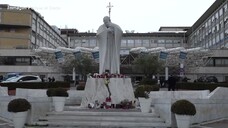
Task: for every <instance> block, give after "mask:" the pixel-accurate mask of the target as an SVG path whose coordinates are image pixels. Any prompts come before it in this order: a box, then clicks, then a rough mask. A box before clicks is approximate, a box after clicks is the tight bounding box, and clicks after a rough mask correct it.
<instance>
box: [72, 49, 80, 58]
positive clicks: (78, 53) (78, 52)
mask: <svg viewBox="0 0 228 128" xmlns="http://www.w3.org/2000/svg"><path fill="white" fill-rule="evenodd" d="M73 54H74V57H75V58H76V59H81V56H82V53H81V51H76V52H73Z"/></svg>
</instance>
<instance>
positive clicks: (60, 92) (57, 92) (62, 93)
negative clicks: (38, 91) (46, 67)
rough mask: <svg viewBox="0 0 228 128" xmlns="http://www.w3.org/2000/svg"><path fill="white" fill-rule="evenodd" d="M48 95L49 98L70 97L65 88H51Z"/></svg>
mask: <svg viewBox="0 0 228 128" xmlns="http://www.w3.org/2000/svg"><path fill="white" fill-rule="evenodd" d="M46 94H47V96H48V97H53V96H58V97H68V96H69V94H68V92H67V89H64V88H49V89H48V90H47V92H46Z"/></svg>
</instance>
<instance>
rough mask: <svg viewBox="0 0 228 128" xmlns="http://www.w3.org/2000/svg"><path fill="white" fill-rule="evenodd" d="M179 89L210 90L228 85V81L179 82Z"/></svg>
mask: <svg viewBox="0 0 228 128" xmlns="http://www.w3.org/2000/svg"><path fill="white" fill-rule="evenodd" d="M176 87H177V89H183V90H210V91H213V90H214V89H216V88H217V87H228V83H177V85H176Z"/></svg>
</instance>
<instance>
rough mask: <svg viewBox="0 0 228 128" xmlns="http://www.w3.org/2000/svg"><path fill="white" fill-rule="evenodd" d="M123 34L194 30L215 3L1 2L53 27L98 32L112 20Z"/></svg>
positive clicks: (160, 0) (127, 0) (176, 0)
mask: <svg viewBox="0 0 228 128" xmlns="http://www.w3.org/2000/svg"><path fill="white" fill-rule="evenodd" d="M109 2H110V3H111V5H112V6H113V7H112V8H111V21H112V22H113V23H115V24H118V25H119V26H120V27H121V28H122V30H123V31H125V30H129V31H132V30H134V32H139V33H144V32H145V33H146V32H155V31H158V30H159V28H160V27H161V26H192V25H193V24H194V23H195V22H196V21H197V19H199V17H200V16H202V15H203V13H204V12H205V11H206V10H207V9H208V8H209V7H210V6H211V5H212V4H213V3H214V2H215V0H1V3H0V4H9V5H11V6H20V7H31V8H33V9H34V10H36V11H37V12H39V13H40V14H41V15H42V16H43V17H44V19H45V20H46V21H47V23H49V24H50V25H55V26H57V27H59V28H75V29H77V30H78V31H79V32H88V31H90V32H96V31H97V29H98V27H99V26H100V25H101V24H103V17H104V16H108V14H109V13H108V11H109V9H108V8H107V6H108V4H109Z"/></svg>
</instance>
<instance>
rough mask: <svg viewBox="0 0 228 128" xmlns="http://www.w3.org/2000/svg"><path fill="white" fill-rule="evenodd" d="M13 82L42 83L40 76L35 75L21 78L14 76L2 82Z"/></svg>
mask: <svg viewBox="0 0 228 128" xmlns="http://www.w3.org/2000/svg"><path fill="white" fill-rule="evenodd" d="M11 82H42V80H41V79H40V77H39V76H35V75H21V76H14V77H11V78H9V79H6V80H5V81H2V83H11Z"/></svg>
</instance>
